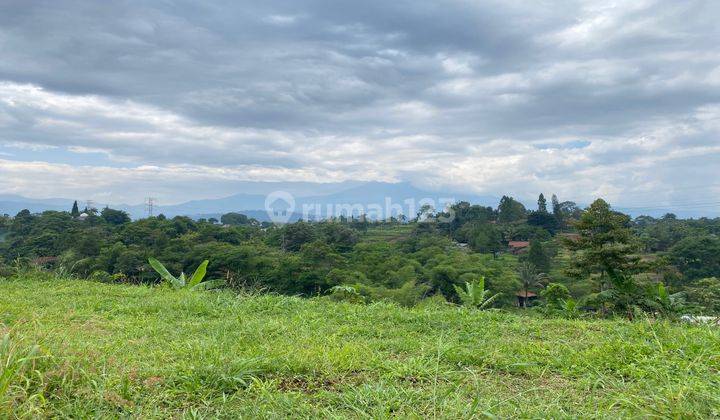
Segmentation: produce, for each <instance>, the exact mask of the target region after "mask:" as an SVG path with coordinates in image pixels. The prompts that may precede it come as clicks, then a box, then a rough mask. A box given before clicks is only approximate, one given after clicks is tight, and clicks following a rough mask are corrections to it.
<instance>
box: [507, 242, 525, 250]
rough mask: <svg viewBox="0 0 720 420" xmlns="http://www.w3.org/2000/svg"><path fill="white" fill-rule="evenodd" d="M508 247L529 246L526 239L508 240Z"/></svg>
mask: <svg viewBox="0 0 720 420" xmlns="http://www.w3.org/2000/svg"><path fill="white" fill-rule="evenodd" d="M508 246H509V247H510V248H527V247H529V246H530V242H528V241H510V242H508Z"/></svg>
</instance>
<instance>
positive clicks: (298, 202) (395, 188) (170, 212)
mask: <svg viewBox="0 0 720 420" xmlns="http://www.w3.org/2000/svg"><path fill="white" fill-rule="evenodd" d="M238 185H239V187H238V188H239V189H241V190H242V191H243V192H242V193H239V194H234V195H231V196H228V197H223V198H212V199H203V200H192V201H186V202H183V203H180V204H173V205H165V206H163V205H159V206H156V207H155V214H160V213H162V214H164V215H165V216H168V217H173V216H178V215H183V216H190V217H193V218H200V217H205V218H209V217H215V218H218V219H219V218H220V216H221V215H222V214H224V213H229V212H241V213H245V214H246V215H248V216H250V217H254V218H256V219H258V220H262V221H266V220H270V219H271V215H269V214H268V212H267V211H266V209H265V204H266V203H265V201H266V198H267V197H268V195H269V194H272V193H274V192H278V191H283V192H285V193H287V194H289V195H290V196H291V197H292V201H294V208H291V206H287V207H288V208H287V209H286V210H288V211H289V216H287V215H286V216H287V217H288V218H289V220H297V219H298V218H300V217H303V213H307V214H305V216H309V217H310V218H324V217H327V215H328V214H333V215H338V210H340V212H344V213H345V215H349V214H359V213H360V212H364V213H366V214H369V215H370V216H373V214H372V212H371V211H369V210H372V209H375V210H377V209H381V214H379V215H377V216H379V217H387V216H388V215H396V213H397V211H396V210H397V208H396V205H399V206H401V207H402V209H403V210H402V211H403V213H404V214H406V215H408V216H410V217H412V216H414V215H415V214H416V213H417V212H418V211H419V209H420V206H421V205H422V204H424V202H426V201H429V202H430V203H431V204H433V206H434V207H435V208H436V209H440V208H442V207H443V204H445V203H447V202H455V201H468V202H470V203H473V204H480V205H483V206H491V207H497V205H498V202H499V201H500V197H496V196H489V195H474V194H467V193H456V192H452V191H442V192H437V191H428V190H423V189H420V188H417V187H415V186H413V185H412V184H410V183H407V182H400V183H389V182H356V181H349V182H336V183H312V182H242V183H240V184H238ZM286 198H287V197H286ZM410 199H412V201H410V202H408V201H407V200H410ZM423 199H425V201H423ZM387 200H389V201H387ZM72 202H73V200H72V199H66V198H48V199H33V198H27V197H22V196H19V195H14V194H0V214H5V213H6V214H10V215H15V214H17V213H18V212H19V211H20V210H22V209H28V210H30V211H31V212H34V213H35V212H42V211H44V210H66V211H69V210H70V208H71V206H72ZM408 203H410V204H408ZM268 204H271V203H268ZM525 204H526V206H527V208H528V209H533V208H535V203H534V202H533V203H525ZM83 205H84V202H80V206H81V208H82V207H83ZM110 206H111V207H113V208H116V209H120V210H124V211H126V212H128V214H130V216H131V217H132V218H134V219H138V218H142V217H145V216H146V215H147V210H146V207H145V205H143V204H138V205H126V204H111V205H110ZM328 208H329V210H330V212H328ZM616 209H617V210H619V211H623V212H625V213H627V214H630V215H633V216H639V215H641V214H647V215H650V216H654V217H659V216H662V215H663V214H665V213H668V212H672V213H676V214H677V215H678V216H679V217H695V218H698V217H703V216H707V217H717V216H718V212H717V210H715V209H707V211H702V210H687V209H686V210H683V209H677V210H673V209H672V206H668V208H659V206H657V207H656V208H654V209H649V211H639V210H638V209H631V208H627V209H624V208H622V206H617V207H616ZM290 210H292V211H290ZM303 210H305V211H303ZM283 211H284V210H283Z"/></svg>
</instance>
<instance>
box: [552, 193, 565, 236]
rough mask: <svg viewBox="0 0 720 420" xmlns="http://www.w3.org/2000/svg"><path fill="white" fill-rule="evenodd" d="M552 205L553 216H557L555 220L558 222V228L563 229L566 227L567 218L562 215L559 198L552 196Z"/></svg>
mask: <svg viewBox="0 0 720 420" xmlns="http://www.w3.org/2000/svg"><path fill="white" fill-rule="evenodd" d="M551 203H552V213H553V216H555V220H557V225H558V227H559V228H561V229H562V228H563V227H564V220H565V218H564V217H563V214H562V208H561V207H560V201H559V200H558V198H557V196H556V195H555V194H553V195H552V198H551Z"/></svg>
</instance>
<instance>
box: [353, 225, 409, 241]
mask: <svg viewBox="0 0 720 420" xmlns="http://www.w3.org/2000/svg"><path fill="white" fill-rule="evenodd" d="M412 231H413V226H412V225H394V226H372V227H370V228H368V230H367V232H365V233H363V235H362V237H361V239H362V241H363V242H398V241H401V240H403V239H406V238H407V237H408V236H410V234H411V233H412Z"/></svg>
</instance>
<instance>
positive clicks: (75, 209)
mask: <svg viewBox="0 0 720 420" xmlns="http://www.w3.org/2000/svg"><path fill="white" fill-rule="evenodd" d="M70 215H71V216H72V217H78V216H80V209H79V208H78V203H77V200H75V201H73V205H72V210H70Z"/></svg>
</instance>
